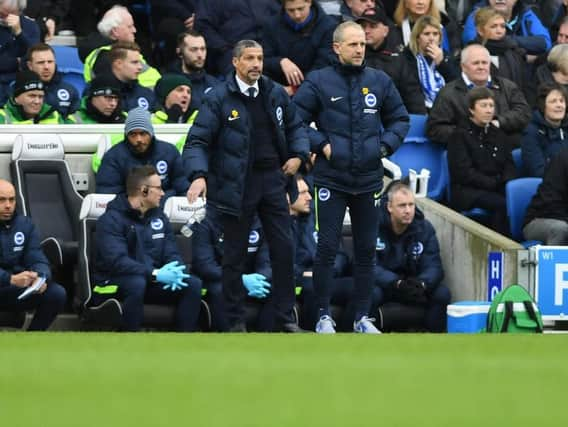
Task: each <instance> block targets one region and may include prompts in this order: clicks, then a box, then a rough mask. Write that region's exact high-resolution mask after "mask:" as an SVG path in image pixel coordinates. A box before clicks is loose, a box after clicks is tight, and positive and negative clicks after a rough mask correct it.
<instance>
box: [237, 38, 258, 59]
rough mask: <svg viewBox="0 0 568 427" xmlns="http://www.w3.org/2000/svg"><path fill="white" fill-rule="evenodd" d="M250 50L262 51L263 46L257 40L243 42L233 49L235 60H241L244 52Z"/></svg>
mask: <svg viewBox="0 0 568 427" xmlns="http://www.w3.org/2000/svg"><path fill="white" fill-rule="evenodd" d="M250 48H255V49H262V46H261V45H260V43H259V42H257V41H255V40H241V41H239V42H237V44H236V45H235V47H234V48H233V58H240V57H241V55H242V54H243V51H244V50H245V49H250Z"/></svg>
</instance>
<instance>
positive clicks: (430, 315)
mask: <svg viewBox="0 0 568 427" xmlns="http://www.w3.org/2000/svg"><path fill="white" fill-rule="evenodd" d="M375 292H376V293H377V294H378V301H379V306H381V305H383V304H385V303H387V302H391V301H393V302H400V301H397V299H396V298H394V296H393V293H392V292H391V291H390V289H388V288H386V289H385V288H381V287H380V286H375ZM450 299H451V294H450V290H449V289H448V288H447V287H446V286H444V285H442V284H440V285H438V286H436V287H435V288H433V289H427V290H426V300H427V302H426V305H425V306H423V307H424V309H425V312H424V319H423V324H422V325H420V326H422V327H424V328H426V329H427V330H428V331H430V332H445V331H446V330H447V327H446V324H447V314H446V312H447V307H448V304H449V303H450ZM394 327H395V330H396V328H397V326H396V325H394Z"/></svg>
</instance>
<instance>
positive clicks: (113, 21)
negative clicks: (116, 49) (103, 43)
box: [97, 4, 130, 37]
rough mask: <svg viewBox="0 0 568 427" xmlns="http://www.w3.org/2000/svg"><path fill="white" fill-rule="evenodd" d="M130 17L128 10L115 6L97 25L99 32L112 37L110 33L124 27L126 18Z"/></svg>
mask: <svg viewBox="0 0 568 427" xmlns="http://www.w3.org/2000/svg"><path fill="white" fill-rule="evenodd" d="M127 15H130V12H129V11H128V9H127V8H126V7H124V6H121V5H119V4H117V5H114V6H113V7H111V8H110V9H109V10H107V11H106V13H105V14H104V15H103V17H102V19H101V20H100V21H99V23H98V24H97V30H99V33H101V34H102V35H103V36H105V37H109V36H110V32H111V31H112V30H113V29H114V28H116V27H119V26H120V25H122V23H123V21H124V17H125V16H127Z"/></svg>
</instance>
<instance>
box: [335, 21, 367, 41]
mask: <svg viewBox="0 0 568 427" xmlns="http://www.w3.org/2000/svg"><path fill="white" fill-rule="evenodd" d="M348 28H359V29H360V30H361V31H362V32H363V33H364V32H365V30H363V27H362V26H361V25H359V24H358V23H357V22H355V21H345V22H342V23H341V24H339V25H338V26H337V27H336V28H335V31H334V32H333V43H341V42H342V41H343V34H344V33H345V30H346V29H348Z"/></svg>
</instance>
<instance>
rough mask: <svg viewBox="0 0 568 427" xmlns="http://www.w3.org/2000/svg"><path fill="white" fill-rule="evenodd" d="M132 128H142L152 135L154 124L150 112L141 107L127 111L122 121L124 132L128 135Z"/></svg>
mask: <svg viewBox="0 0 568 427" xmlns="http://www.w3.org/2000/svg"><path fill="white" fill-rule="evenodd" d="M133 130H143V131H146V132H148V133H149V134H150V135H152V136H154V126H152V119H151V116H150V112H149V111H148V110H146V109H145V108H142V107H136V108H134V109H132V110H130V111H129V112H128V117H127V118H126V121H125V122H124V134H125V135H128V134H129V133H130V132H132V131H133Z"/></svg>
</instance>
